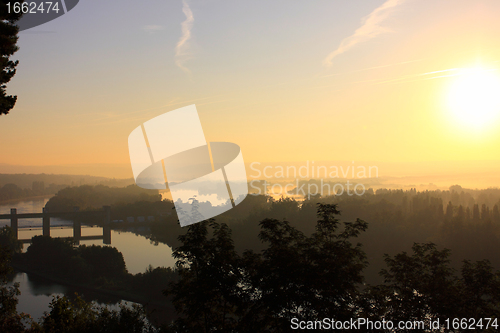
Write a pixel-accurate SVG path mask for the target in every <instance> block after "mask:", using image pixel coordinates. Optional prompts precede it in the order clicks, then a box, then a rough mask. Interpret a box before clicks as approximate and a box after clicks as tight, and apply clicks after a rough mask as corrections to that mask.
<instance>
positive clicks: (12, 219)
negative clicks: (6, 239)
mask: <svg viewBox="0 0 500 333" xmlns="http://www.w3.org/2000/svg"><path fill="white" fill-rule="evenodd" d="M10 215H11V216H10V227H11V228H12V230H14V235H15V236H16V239H18V238H19V237H18V226H17V222H18V219H17V216H16V215H17V208H11V209H10Z"/></svg>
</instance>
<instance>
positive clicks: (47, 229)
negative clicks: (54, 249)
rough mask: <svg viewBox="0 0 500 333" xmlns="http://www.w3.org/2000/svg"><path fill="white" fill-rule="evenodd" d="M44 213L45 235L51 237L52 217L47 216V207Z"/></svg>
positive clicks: (43, 210)
mask: <svg viewBox="0 0 500 333" xmlns="http://www.w3.org/2000/svg"><path fill="white" fill-rule="evenodd" d="M42 212H43V217H42V221H43V235H44V236H49V237H50V216H49V214H47V213H48V212H47V210H46V209H45V207H44V208H43V209H42Z"/></svg>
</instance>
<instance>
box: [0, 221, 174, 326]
mask: <svg viewBox="0 0 500 333" xmlns="http://www.w3.org/2000/svg"><path fill="white" fill-rule="evenodd" d="M75 244H76V243H74V242H72V241H71V240H68V239H59V238H50V237H47V236H35V237H33V238H32V244H31V245H30V246H29V247H28V249H27V251H26V253H21V249H22V243H21V242H19V241H18V240H17V239H16V238H15V236H14V233H13V231H12V230H11V229H10V228H9V227H4V228H2V229H0V280H1V281H0V282H1V283H0V284H1V286H0V332H156V331H157V328H156V327H155V326H154V325H153V322H154V321H155V320H157V319H162V318H161V317H158V315H157V316H151V314H150V313H149V312H151V311H159V310H155V309H158V307H160V309H161V310H162V311H163V312H162V313H164V312H165V311H168V312H169V313H173V309H172V305H171V302H170V301H169V299H168V298H166V297H165V296H164V295H163V294H162V291H163V290H164V289H165V288H166V286H167V285H168V284H169V282H173V281H177V280H178V274H177V272H176V271H175V270H173V269H172V268H165V267H157V268H152V267H149V268H148V269H147V270H146V271H145V272H144V273H139V274H135V275H132V274H130V273H128V272H127V269H126V266H125V262H124V260H123V255H122V254H121V253H120V252H118V251H117V250H116V248H113V247H107V246H104V247H102V246H95V245H92V246H85V245H81V246H75ZM11 265H12V266H15V267H16V268H17V269H21V270H24V271H29V272H31V273H34V274H38V275H40V276H43V277H45V278H48V279H51V280H54V281H56V282H59V283H63V284H71V285H73V286H78V287H81V288H84V290H91V291H94V292H99V291H101V292H107V293H113V294H114V295H116V296H119V297H121V298H132V299H135V300H136V301H138V302H141V303H143V304H147V305H148V306H147V307H142V306H134V307H120V309H119V310H113V311H112V310H109V309H108V308H106V307H103V306H97V305H95V304H94V303H92V302H86V301H84V300H83V299H82V298H80V297H74V296H71V295H70V296H71V297H69V298H68V297H62V298H60V297H56V298H54V299H53V301H52V302H51V305H50V311H49V312H48V313H47V314H45V315H44V316H43V317H42V318H41V319H40V321H39V322H35V321H33V320H32V319H31V318H30V317H29V316H28V315H26V314H22V313H21V314H19V313H17V311H16V306H17V296H18V295H19V293H20V292H19V285H17V284H14V285H13V286H11V287H7V286H6V283H7V282H8V280H9V278H8V277H9V275H10V274H12V272H13V271H12V267H11ZM172 315H173V314H170V317H172ZM152 318H154V319H152ZM165 319H166V318H163V321H165ZM28 327H29V328H28Z"/></svg>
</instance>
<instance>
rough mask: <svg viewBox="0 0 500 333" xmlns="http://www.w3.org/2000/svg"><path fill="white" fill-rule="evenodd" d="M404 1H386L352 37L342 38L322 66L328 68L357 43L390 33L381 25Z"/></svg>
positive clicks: (367, 17)
mask: <svg viewBox="0 0 500 333" xmlns="http://www.w3.org/2000/svg"><path fill="white" fill-rule="evenodd" d="M405 1H406V0H387V1H386V2H384V3H383V4H382V5H381V6H380V7H378V8H377V9H375V10H374V11H373V12H371V13H370V14H369V15H368V16H366V17H365V18H364V19H363V24H362V25H361V27H359V28H358V29H357V30H356V31H355V32H354V34H353V35H351V36H349V37H347V38H344V39H343V40H342V42H340V46H339V47H338V48H337V49H336V50H335V51H333V52H332V53H330V54H329V55H328V56H327V57H326V58H325V59H324V60H323V64H324V65H325V66H328V67H330V66H331V65H332V60H333V58H335V57H336V56H338V55H339V54H342V53H344V52H346V51H348V50H349V49H351V48H352V47H354V46H355V45H357V44H359V43H362V42H364V41H367V40H369V39H372V38H374V37H376V36H378V35H380V34H383V33H386V32H390V31H391V30H390V29H388V28H386V27H383V26H382V25H381V24H382V22H383V21H385V20H386V19H387V17H389V16H390V15H391V14H392V12H393V10H394V8H395V7H397V6H399V5H401V4H402V3H403V2H405Z"/></svg>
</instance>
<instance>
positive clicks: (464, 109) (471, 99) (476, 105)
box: [447, 68, 500, 129]
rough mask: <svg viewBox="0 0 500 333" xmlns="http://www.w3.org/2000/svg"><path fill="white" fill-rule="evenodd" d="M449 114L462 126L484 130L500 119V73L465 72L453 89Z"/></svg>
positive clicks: (451, 88)
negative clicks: (499, 75) (499, 74)
mask: <svg viewBox="0 0 500 333" xmlns="http://www.w3.org/2000/svg"><path fill="white" fill-rule="evenodd" d="M447 104H448V108H449V111H450V112H451V113H452V114H453V116H454V117H455V119H456V120H457V121H459V122H460V123H461V124H462V125H466V126H467V127H469V128H474V129H484V128H485V127H486V126H487V125H490V124H492V123H493V122H494V121H495V120H497V119H498V118H500V117H499V116H500V78H499V77H498V74H497V72H496V70H492V69H484V68H470V69H464V70H462V71H461V72H460V73H459V75H458V77H457V80H456V81H455V82H454V83H453V84H452V85H451V87H450V90H449V93H448V100H447Z"/></svg>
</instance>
